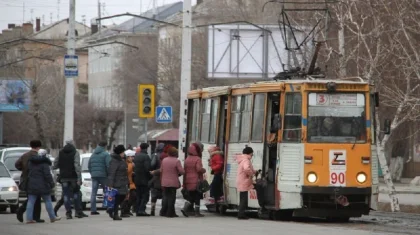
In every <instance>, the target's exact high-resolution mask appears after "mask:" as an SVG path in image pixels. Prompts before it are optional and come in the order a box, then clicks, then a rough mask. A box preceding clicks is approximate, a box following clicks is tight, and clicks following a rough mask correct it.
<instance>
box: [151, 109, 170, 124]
mask: <svg viewBox="0 0 420 235" xmlns="http://www.w3.org/2000/svg"><path fill="white" fill-rule="evenodd" d="M155 117H156V123H171V122H172V106H157V107H156V115H155Z"/></svg>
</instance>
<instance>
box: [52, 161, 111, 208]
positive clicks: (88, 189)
mask: <svg viewBox="0 0 420 235" xmlns="http://www.w3.org/2000/svg"><path fill="white" fill-rule="evenodd" d="M91 155H92V153H84V154H81V155H80V166H81V168H82V185H81V186H80V192H81V193H82V208H83V210H86V206H87V204H88V203H90V197H91V195H92V178H91V175H90V173H89V169H88V164H89V159H90V156H91ZM57 186H58V185H57ZM57 188H59V190H57V194H56V197H57V198H59V197H61V194H62V189H61V185H60V187H57ZM103 200H104V192H103V190H102V188H101V187H99V189H98V193H97V194H96V202H97V203H98V202H99V203H102V202H103Z"/></svg>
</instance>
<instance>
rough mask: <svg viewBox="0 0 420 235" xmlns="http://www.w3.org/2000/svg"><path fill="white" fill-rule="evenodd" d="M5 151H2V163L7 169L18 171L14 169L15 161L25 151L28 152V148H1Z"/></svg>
mask: <svg viewBox="0 0 420 235" xmlns="http://www.w3.org/2000/svg"><path fill="white" fill-rule="evenodd" d="M3 151H5V153H4V157H3V159H4V164H5V165H6V167H7V169H9V171H18V169H16V167H15V162H16V161H17V160H18V159H19V158H20V157H21V156H22V155H23V154H24V153H26V152H28V150H9V151H7V150H3Z"/></svg>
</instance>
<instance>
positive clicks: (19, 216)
mask: <svg viewBox="0 0 420 235" xmlns="http://www.w3.org/2000/svg"><path fill="white" fill-rule="evenodd" d="M25 209H26V207H23V206H20V207H19V208H18V210H17V213H16V218H17V220H19V222H21V223H23V214H24V213H25Z"/></svg>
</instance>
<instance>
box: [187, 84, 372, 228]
mask: <svg viewBox="0 0 420 235" xmlns="http://www.w3.org/2000/svg"><path fill="white" fill-rule="evenodd" d="M378 105H379V102H378V94H377V93H373V92H372V87H371V85H370V84H368V83H366V82H364V81H363V79H361V78H358V77H355V78H346V79H341V80H323V79H317V78H313V77H311V76H307V77H306V78H304V79H300V80H282V81H264V82H256V83H249V84H238V85H232V86H220V87H209V88H204V89H198V90H193V91H190V92H189V93H188V110H187V112H188V115H187V123H188V125H187V138H186V140H185V141H186V144H189V143H193V142H195V141H200V142H201V143H202V144H203V145H204V151H203V158H202V161H203V166H204V167H206V168H207V169H206V170H207V173H206V174H205V178H206V179H207V180H208V181H209V183H211V181H212V177H213V176H212V175H211V174H210V172H211V169H210V166H209V153H208V151H207V149H208V147H209V146H210V145H217V146H219V147H220V148H221V149H222V150H223V151H224V157H225V158H224V159H225V165H224V167H225V169H224V175H223V179H224V199H223V201H221V202H219V203H218V204H217V205H218V206H220V208H218V209H219V210H218V211H221V212H222V213H223V212H225V211H226V210H227V209H236V208H237V207H238V205H239V192H238V191H237V189H236V183H235V182H236V174H237V166H238V165H237V163H236V162H235V158H234V157H235V155H236V154H238V153H241V152H242V149H243V148H244V147H245V146H250V147H252V148H253V149H254V156H253V158H252V164H253V166H254V169H256V170H261V177H262V178H261V179H262V180H263V182H264V187H263V189H260V190H262V191H263V192H257V191H256V190H255V189H254V190H251V191H250V192H249V193H248V195H249V199H248V209H249V210H258V212H259V213H258V214H259V216H260V217H263V218H271V219H276V218H289V217H292V216H296V217H321V218H330V219H334V220H340V221H347V220H348V219H349V218H350V217H360V216H362V215H367V214H369V211H370V210H376V209H377V201H378V160H377V155H376V150H375V148H374V146H375V136H376V133H375V126H376V125H375V121H374V120H375V118H374V117H375V107H376V106H378ZM204 200H205V203H206V206H207V208H208V209H209V210H213V209H214V205H215V202H214V199H213V198H211V197H210V195H209V192H207V193H205V195H204Z"/></svg>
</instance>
